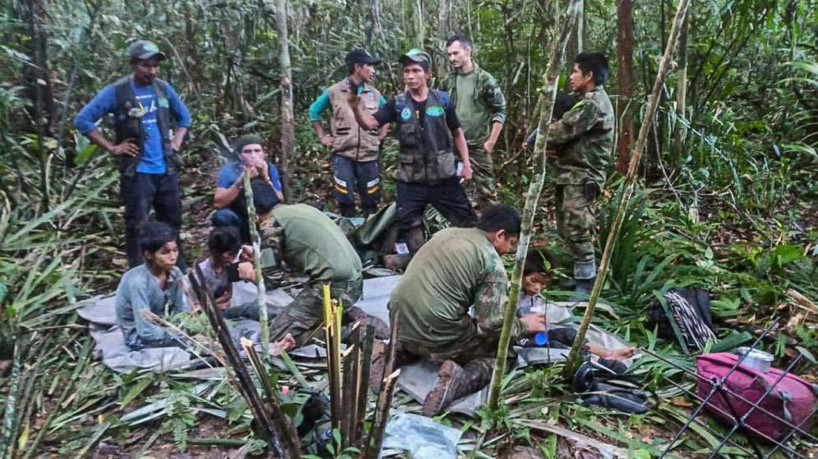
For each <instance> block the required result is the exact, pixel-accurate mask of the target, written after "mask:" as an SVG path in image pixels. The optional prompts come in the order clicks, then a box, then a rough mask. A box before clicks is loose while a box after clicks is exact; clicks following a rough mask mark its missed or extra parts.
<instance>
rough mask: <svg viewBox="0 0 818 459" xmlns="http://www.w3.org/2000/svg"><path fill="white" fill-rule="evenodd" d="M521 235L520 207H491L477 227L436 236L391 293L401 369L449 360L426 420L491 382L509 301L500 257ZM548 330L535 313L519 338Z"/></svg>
mask: <svg viewBox="0 0 818 459" xmlns="http://www.w3.org/2000/svg"><path fill="white" fill-rule="evenodd" d="M519 233H520V215H519V214H518V213H517V211H516V210H515V209H514V208H513V207H511V206H509V205H506V204H496V205H494V206H492V207H489V208H487V209H486V210H485V211H484V212H483V214H482V215H481V217H480V221H479V222H478V223H477V227H476V228H448V229H444V230H442V231H440V232H438V233H436V234H435V235H434V236H433V237H432V238H431V239H430V240H429V242H428V243H426V244H425V245H424V246H423V247H421V249H420V250H419V251H418V253H417V254H416V255H415V257H414V258H413V259H412V261H411V262H410V263H409V267H408V268H407V269H406V273H405V274H404V275H403V278H402V279H401V282H400V284H398V286H397V288H395V290H394V291H393V292H392V295H391V297H390V299H389V310H390V311H391V312H392V313H400V330H399V332H398V337H397V341H398V342H397V345H398V364H397V365H398V366H400V365H402V364H406V363H410V362H411V361H413V360H417V359H418V358H420V357H424V356H429V357H431V358H432V360H434V361H437V362H442V363H443V366H442V367H441V368H440V372H439V380H438V383H437V385H435V387H434V388H433V389H432V391H431V392H430V393H429V395H428V396H427V397H426V400H425V401H424V404H423V414H424V415H426V416H433V415H435V414H437V413H439V412H440V411H441V410H443V409H445V408H446V407H447V406H449V405H450V404H451V403H452V402H454V401H455V400H457V399H458V398H460V397H463V396H465V395H468V394H471V393H474V392H477V391H478V390H480V389H482V388H483V387H484V386H485V385H486V384H488V382H489V380H490V379H491V373H492V364H493V362H494V355H495V354H496V353H497V343H498V340H499V338H500V331H501V330H502V328H503V309H504V308H505V306H506V303H507V299H508V298H507V290H508V276H507V275H506V270H505V268H504V267H503V262H502V260H501V258H500V257H501V256H502V255H505V254H507V253H509V252H511V250H513V248H514V246H515V244H516V243H517V238H518V236H519ZM471 307H473V308H474V316H471V315H470V314H469V309H470V308H471ZM543 330H545V322H544V319H543V317H542V316H540V315H537V314H528V315H524V316H522V317H520V318H519V319H517V320H516V321H515V322H514V326H513V328H512V334H513V335H515V336H517V335H521V334H523V333H536V332H538V331H543ZM376 368H377V367H376ZM378 371H382V369H377V370H375V373H377V372H378Z"/></svg>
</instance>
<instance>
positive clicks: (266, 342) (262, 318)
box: [202, 170, 270, 360]
mask: <svg viewBox="0 0 818 459" xmlns="http://www.w3.org/2000/svg"><path fill="white" fill-rule="evenodd" d="M244 200H245V201H247V221H248V224H249V225H250V240H251V241H252V242H253V268H254V269H255V272H256V288H257V289H258V296H257V297H256V298H257V301H258V322H259V325H260V326H261V356H262V357H263V358H264V360H267V357H268V356H269V354H270V325H269V324H268V323H267V295H266V293H267V292H266V291H265V288H264V278H263V277H262V275H261V236H259V234H258V226H257V224H256V222H257V221H258V217H257V216H256V205H255V204H254V203H253V186H252V184H251V183H250V173H249V172H247V171H246V170H245V171H244ZM202 279H204V278H202Z"/></svg>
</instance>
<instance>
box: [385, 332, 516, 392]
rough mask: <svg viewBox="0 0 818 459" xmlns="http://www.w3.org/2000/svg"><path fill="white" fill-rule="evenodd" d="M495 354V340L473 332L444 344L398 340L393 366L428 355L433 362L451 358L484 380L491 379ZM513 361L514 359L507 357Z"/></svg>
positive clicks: (487, 381)
mask: <svg viewBox="0 0 818 459" xmlns="http://www.w3.org/2000/svg"><path fill="white" fill-rule="evenodd" d="M496 355H497V340H496V339H487V338H486V337H485V336H478V335H477V334H473V335H471V336H467V337H464V338H462V339H459V340H457V341H456V342H452V343H451V344H449V345H446V346H438V347H429V346H424V345H422V344H417V343H408V342H405V341H399V342H398V348H397V352H396V355H395V368H400V367H401V366H403V365H407V364H410V363H413V362H415V361H418V360H420V359H421V358H423V357H429V360H431V361H432V362H434V363H443V362H445V361H446V360H453V361H455V363H457V364H458V365H460V366H462V367H464V368H465V367H467V366H468V367H470V368H474V369H475V370H477V371H479V372H480V374H481V376H485V378H486V382H485V384H488V383H489V380H491V374H492V372H493V371H494V360H495V357H496ZM509 361H510V362H513V361H514V359H509Z"/></svg>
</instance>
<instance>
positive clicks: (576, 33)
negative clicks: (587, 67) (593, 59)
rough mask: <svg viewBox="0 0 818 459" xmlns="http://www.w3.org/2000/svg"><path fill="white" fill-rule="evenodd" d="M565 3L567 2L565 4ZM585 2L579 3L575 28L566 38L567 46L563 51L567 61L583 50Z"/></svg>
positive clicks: (581, 0) (582, 0)
mask: <svg viewBox="0 0 818 459" xmlns="http://www.w3.org/2000/svg"><path fill="white" fill-rule="evenodd" d="M566 3H567V2H566ZM584 18H585V0H580V2H579V18H577V26H576V27H575V28H574V30H573V31H572V32H571V36H570V37H568V46H567V47H566V49H565V54H566V55H567V56H568V59H573V58H574V56H576V55H577V54H579V53H581V52H582V49H583V36H584V35H583V32H584V27H583V23H584V22H585V19H584Z"/></svg>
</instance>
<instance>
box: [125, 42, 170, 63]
mask: <svg viewBox="0 0 818 459" xmlns="http://www.w3.org/2000/svg"><path fill="white" fill-rule="evenodd" d="M128 57H130V58H131V59H139V60H145V59H150V58H152V57H157V58H159V60H160V61H164V60H165V59H167V56H166V55H165V53H163V52H162V51H159V47H158V46H156V43H154V42H152V41H148V40H136V41H135V42H133V43H131V44H130V45H129V46H128Z"/></svg>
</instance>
